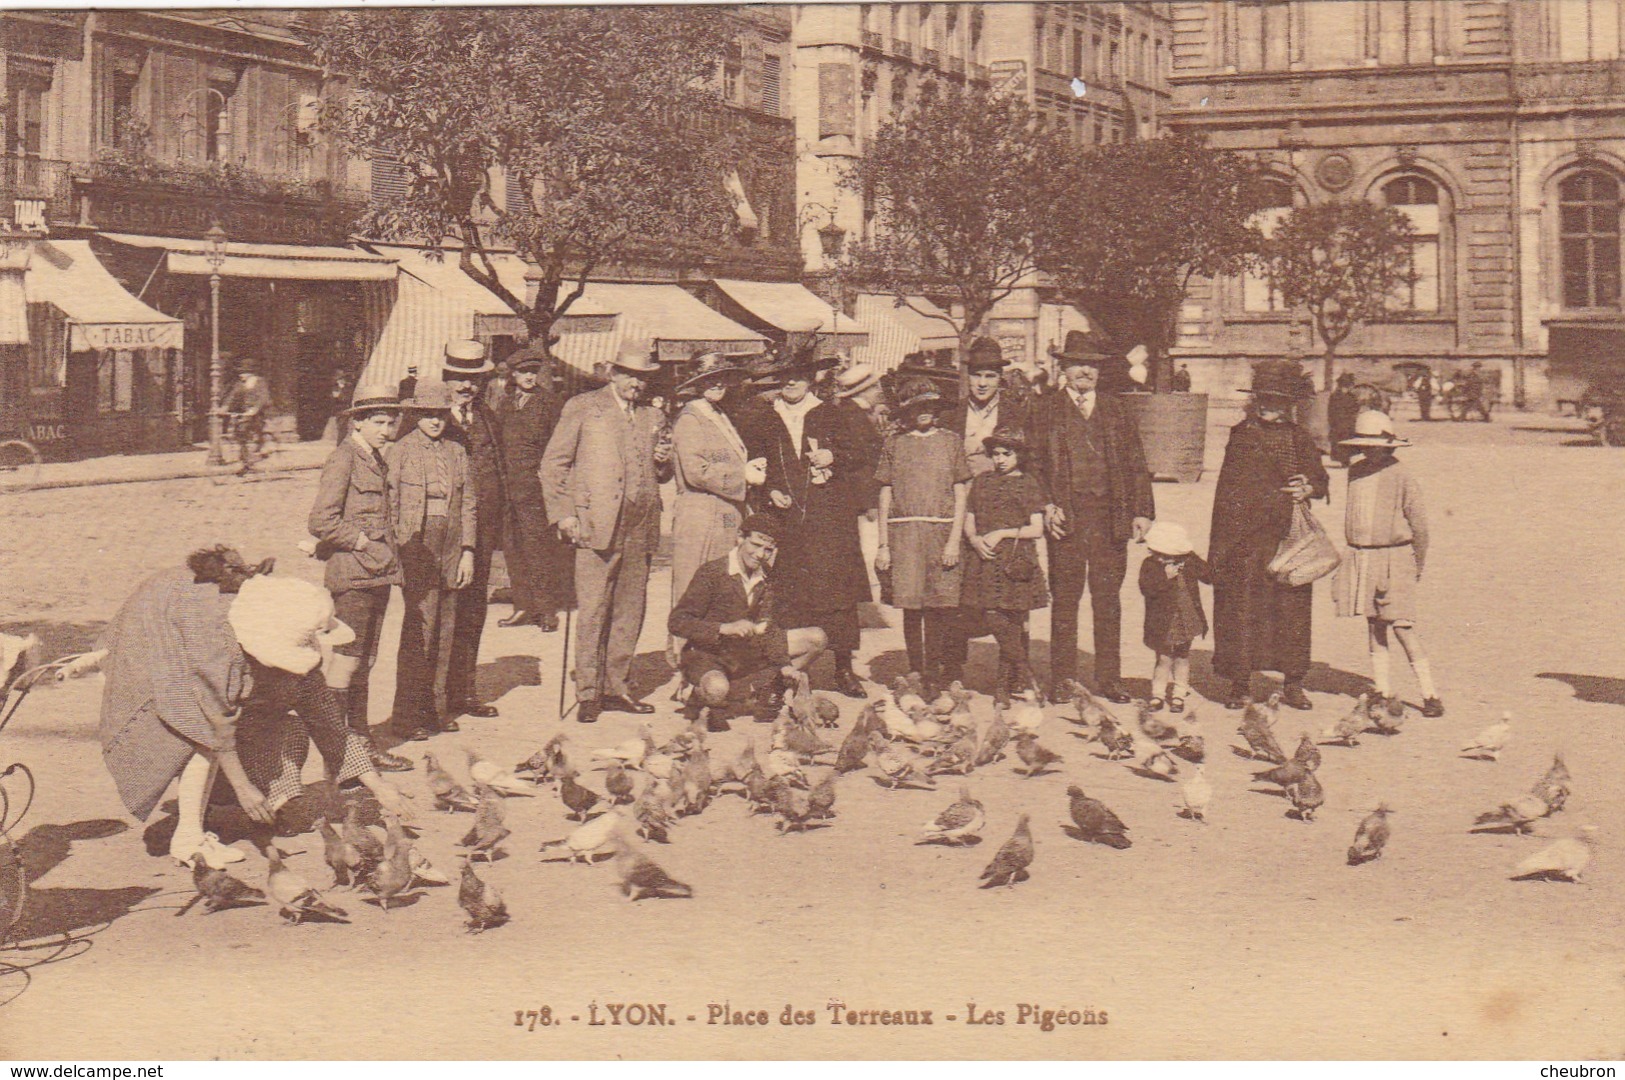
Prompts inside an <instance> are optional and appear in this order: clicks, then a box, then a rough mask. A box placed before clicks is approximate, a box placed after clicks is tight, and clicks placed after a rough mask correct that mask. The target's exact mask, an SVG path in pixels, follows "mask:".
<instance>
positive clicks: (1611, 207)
mask: <svg viewBox="0 0 1625 1080" xmlns="http://www.w3.org/2000/svg"><path fill="white" fill-rule="evenodd" d="M1619 203H1620V197H1619V180H1618V179H1617V178H1615V177H1614V176H1613V175H1611V174H1609V173H1605V172H1602V171H1600V170H1597V169H1587V170H1585V171H1583V172H1577V173H1574V174H1573V175H1571V176H1568V177H1566V178H1564V180H1563V181H1562V182H1561V183H1559V184H1558V185H1557V204H1558V205H1557V209H1558V261H1559V263H1560V264H1561V266H1562V279H1563V306H1564V307H1566V308H1614V309H1617V308H1618V307H1619V269H1620V263H1619Z"/></svg>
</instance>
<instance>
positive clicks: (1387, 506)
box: [1333, 412, 1444, 718]
mask: <svg viewBox="0 0 1625 1080" xmlns="http://www.w3.org/2000/svg"><path fill="white" fill-rule="evenodd" d="M1344 445H1345V446H1347V447H1349V448H1351V449H1353V450H1356V451H1358V452H1359V454H1360V457H1359V459H1358V460H1356V461H1355V463H1354V465H1353V466H1352V467H1351V468H1350V469H1349V490H1348V502H1347V505H1346V508H1345V510H1344V515H1343V530H1344V537H1345V539H1346V540H1347V541H1348V546H1349V553H1348V557H1347V558H1345V559H1344V560H1343V562H1342V563H1341V564H1340V565H1339V566H1338V568H1337V577H1336V578H1335V579H1334V582H1333V595H1334V596H1335V597H1336V599H1337V613H1338V614H1339V615H1343V616H1348V617H1355V616H1360V615H1363V616H1365V618H1366V627H1367V645H1368V647H1369V649H1370V653H1371V681H1372V683H1373V684H1374V686H1375V688H1376V692H1377V693H1378V694H1379V695H1380V696H1381V697H1383V698H1384V699H1385V701H1389V702H1391V701H1392V699H1393V696H1394V694H1393V685H1392V683H1391V681H1390V678H1389V664H1388V659H1389V657H1388V638H1389V635H1390V632H1391V633H1392V636H1394V637H1396V638H1398V639H1399V644H1400V647H1401V648H1403V649H1404V650H1405V657H1406V659H1408V660H1409V661H1410V664H1411V670H1412V671H1414V672H1415V673H1416V681H1417V683H1418V684H1419V685H1420V686H1421V689H1422V697H1423V702H1422V715H1423V716H1426V717H1429V718H1433V717H1439V716H1443V715H1444V704H1443V702H1441V701H1440V700H1439V692H1438V690H1437V689H1436V688H1435V687H1434V685H1433V669H1432V666H1431V665H1430V664H1429V662H1428V658H1427V654H1426V653H1425V652H1424V651H1423V649H1422V637H1421V632H1420V631H1418V630H1417V628H1416V619H1417V607H1418V605H1417V593H1418V591H1419V589H1420V585H1421V581H1422V568H1423V566H1424V564H1425V563H1426V562H1427V552H1428V522H1427V511H1426V510H1425V508H1424V507H1423V504H1422V489H1421V487H1420V486H1419V485H1418V484H1417V482H1416V479H1415V477H1413V476H1411V474H1410V472H1409V471H1408V470H1407V469H1406V468H1405V467H1404V466H1403V465H1401V464H1400V463H1399V461H1398V459H1397V458H1395V456H1394V451H1395V450H1397V449H1399V448H1401V447H1405V446H1409V445H1410V443H1409V442H1408V441H1406V440H1405V439H1401V438H1399V437H1398V436H1397V435H1396V434H1395V433H1394V422H1393V420H1391V419H1389V417H1388V416H1387V415H1386V414H1384V413H1380V412H1363V413H1361V414H1360V416H1359V419H1358V421H1357V423H1356V426H1355V431H1354V434H1353V435H1352V436H1351V437H1350V438H1348V439H1345V440H1344Z"/></svg>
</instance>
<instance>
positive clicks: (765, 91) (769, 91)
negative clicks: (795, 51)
mask: <svg viewBox="0 0 1625 1080" xmlns="http://www.w3.org/2000/svg"><path fill="white" fill-rule="evenodd" d="M780 64H781V61H780V60H779V58H778V57H777V56H774V55H773V54H772V53H768V54H767V55H766V56H763V57H762V111H763V112H765V113H772V114H773V115H774V116H778V115H779V97H780V91H781V90H782V83H783V72H782V69H781V67H780Z"/></svg>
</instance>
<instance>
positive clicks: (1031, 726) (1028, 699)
mask: <svg viewBox="0 0 1625 1080" xmlns="http://www.w3.org/2000/svg"><path fill="white" fill-rule="evenodd" d="M1004 722H1005V723H1006V724H1009V725H1010V729H1011V730H1012V731H1014V732H1015V733H1016V734H1017V735H1023V734H1033V735H1037V734H1038V729H1039V728H1041V727H1043V726H1044V710H1043V708H1042V707H1040V706H1039V704H1038V701H1037V700H1036V699H1035V698H1034V697H1033V692H1032V691H1031V690H1030V689H1029V690H1023V691H1021V692H1020V693H1016V694H1011V695H1010V707H1009V708H1008V709H1006V710H1005V711H1004Z"/></svg>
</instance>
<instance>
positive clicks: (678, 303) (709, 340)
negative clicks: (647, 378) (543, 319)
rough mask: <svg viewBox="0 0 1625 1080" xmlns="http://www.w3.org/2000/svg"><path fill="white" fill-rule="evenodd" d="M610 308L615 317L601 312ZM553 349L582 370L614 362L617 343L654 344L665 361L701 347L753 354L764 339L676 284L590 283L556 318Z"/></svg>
mask: <svg viewBox="0 0 1625 1080" xmlns="http://www.w3.org/2000/svg"><path fill="white" fill-rule="evenodd" d="M606 312H608V313H613V322H611V321H609V320H607V319H605V318H604V316H603V313H606ZM555 329H556V330H557V331H558V334H559V342H558V344H556V345H554V346H553V354H554V355H555V356H557V357H558V358H559V359H560V360H562V361H564V362H565V363H566V364H569V365H570V366H571V367H572V368H575V369H576V370H577V371H579V372H581V373H582V374H585V375H593V374H596V370H595V367H596V365H598V364H601V363H609V362H611V361H613V360H614V359H615V357H616V355H617V354H618V353H619V352H620V348H621V343H622V342H624V341H631V342H634V343H636V344H638V345H640V346H644V347H649V348H653V349H654V350H655V354H656V356H657V357H658V358H659V359H660V360H661V361H662V362H663V363H676V362H680V361H684V360H687V359H689V357H691V356H693V355H694V353H695V352H697V351H699V350H713V351H716V352H721V353H727V354H732V355H754V354H756V353H760V352H762V351H763V350H765V349H766V348H767V339H766V338H765V337H763V336H762V335H761V334H758V333H755V332H754V331H751V330H747V329H745V328H744V327H743V326H740V325H739V324H738V323H736V322H734V321H733V320H732V319H730V318H728V317H727V316H725V315H722V314H719V313H718V312H716V311H713V310H711V309H710V308H708V307H706V306H705V305H704V304H702V303H700V302H699V301H698V300H696V299H694V297H692V296H690V295H689V294H688V292H687V291H686V290H684V289H683V288H682V287H681V286H678V285H621V284H611V283H604V282H596V281H595V282H591V283H589V284H588V286H587V291H586V292H585V293H584V294H583V295H582V297H581V299H580V300H578V301H576V303H575V304H573V305H572V306H571V308H570V312H569V314H568V315H567V316H566V317H565V318H563V319H561V320H559V322H558V323H557V324H556V326H555Z"/></svg>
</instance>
